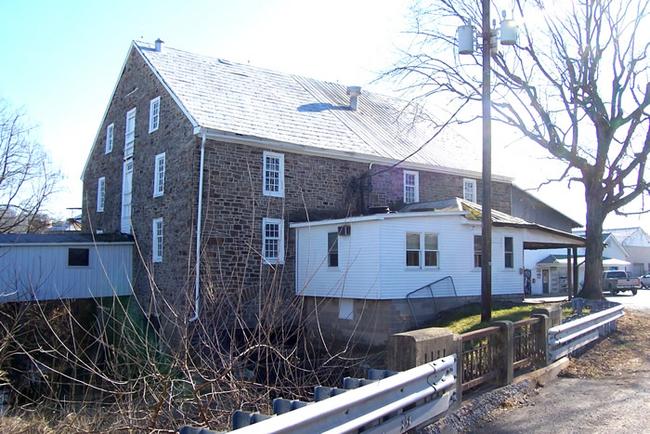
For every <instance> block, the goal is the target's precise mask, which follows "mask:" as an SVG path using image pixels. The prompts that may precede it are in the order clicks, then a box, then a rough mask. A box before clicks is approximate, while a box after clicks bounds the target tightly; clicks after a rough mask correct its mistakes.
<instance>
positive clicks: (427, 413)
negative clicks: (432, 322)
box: [180, 355, 456, 434]
mask: <svg viewBox="0 0 650 434" xmlns="http://www.w3.org/2000/svg"><path fill="white" fill-rule="evenodd" d="M348 383H351V382H350V381H348ZM352 383H353V382H352ZM337 390H340V389H337ZM455 393H456V356H455V355H451V356H448V357H444V358H442V359H438V360H435V361H433V362H430V363H426V364H424V365H420V366H417V367H415V368H413V369H410V370H408V371H404V372H400V373H397V374H395V375H392V376H390V377H388V378H385V379H383V380H379V381H376V382H373V383H370V384H366V385H362V386H360V387H357V388H355V389H351V390H347V391H342V392H341V393H339V394H331V395H334V396H331V397H330V398H327V399H324V400H322V401H319V402H315V403H309V404H307V405H303V404H302V403H301V405H297V406H295V407H296V408H295V409H293V410H292V409H291V407H292V406H291V405H288V406H286V407H287V408H288V410H291V411H288V412H287V413H284V414H280V415H276V416H264V415H259V416H258V417H256V418H255V420H251V422H254V423H253V424H252V425H249V426H245V427H243V428H240V429H237V430H235V431H233V432H235V433H237V434H267V433H269V434H270V433H278V434H279V433H295V434H299V433H304V434H311V433H329V434H334V433H349V432H357V431H358V430H363V432H364V433H385V432H391V433H404V432H407V431H409V430H412V429H414V428H417V427H418V426H422V425H424V424H427V423H430V422H432V421H433V420H435V419H436V418H437V417H439V416H441V415H443V414H445V413H446V412H447V410H448V409H449V406H450V404H452V403H453V402H454V401H455V399H456V398H455ZM274 407H276V406H275V405H274ZM278 407H280V406H278ZM180 432H181V434H194V433H202V434H209V433H211V431H208V430H205V429H197V428H189V427H185V428H182V429H181V430H180Z"/></svg>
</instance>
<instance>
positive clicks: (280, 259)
mask: <svg viewBox="0 0 650 434" xmlns="http://www.w3.org/2000/svg"><path fill="white" fill-rule="evenodd" d="M267 225H278V236H277V237H268V236H267V235H266V226H267ZM267 240H277V241H278V246H277V249H278V251H277V257H270V256H266V241H267ZM261 253H262V255H261V256H262V261H263V262H264V263H266V264H268V265H281V264H284V219H276V218H267V217H264V218H263V219H262V252H261Z"/></svg>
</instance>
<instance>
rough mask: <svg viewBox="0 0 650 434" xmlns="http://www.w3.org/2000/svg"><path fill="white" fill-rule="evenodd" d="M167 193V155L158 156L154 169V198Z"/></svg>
mask: <svg viewBox="0 0 650 434" xmlns="http://www.w3.org/2000/svg"><path fill="white" fill-rule="evenodd" d="M164 193H165V153H164V152H163V153H162V154H158V155H156V161H155V163H154V168H153V197H158V196H162V195H163V194H164Z"/></svg>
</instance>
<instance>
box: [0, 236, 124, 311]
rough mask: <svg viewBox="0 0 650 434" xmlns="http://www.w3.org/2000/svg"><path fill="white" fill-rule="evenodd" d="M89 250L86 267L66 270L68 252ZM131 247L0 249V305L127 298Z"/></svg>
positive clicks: (103, 245) (22, 247) (41, 246)
mask: <svg viewBox="0 0 650 434" xmlns="http://www.w3.org/2000/svg"><path fill="white" fill-rule="evenodd" d="M71 247H72V248H89V266H88V267H69V266H68V248H71ZM132 263H133V258H132V245H131V244H101V245H99V244H98V245H96V246H93V245H79V244H73V245H19V246H0V302H11V301H29V300H55V299H77V298H94V297H107V296H113V295H131V294H132V293H133V290H132V288H131V285H130V281H131V278H132Z"/></svg>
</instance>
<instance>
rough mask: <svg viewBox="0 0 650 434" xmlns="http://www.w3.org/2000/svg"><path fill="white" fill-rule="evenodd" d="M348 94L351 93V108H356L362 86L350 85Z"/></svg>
mask: <svg viewBox="0 0 650 434" xmlns="http://www.w3.org/2000/svg"><path fill="white" fill-rule="evenodd" d="M347 94H348V95H350V110H356V109H357V99H358V98H359V95H361V86H348V91H347Z"/></svg>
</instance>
